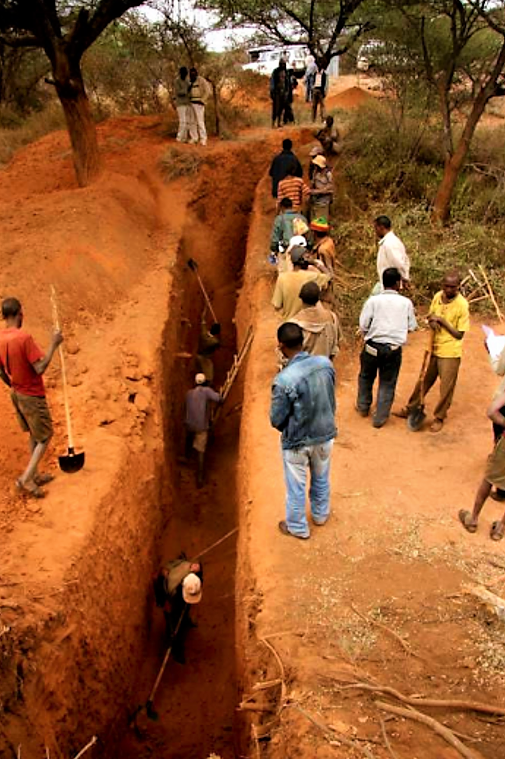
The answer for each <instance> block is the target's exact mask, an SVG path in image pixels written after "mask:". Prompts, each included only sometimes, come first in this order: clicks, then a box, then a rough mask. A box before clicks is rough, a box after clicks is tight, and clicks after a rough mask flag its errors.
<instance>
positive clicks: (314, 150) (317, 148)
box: [309, 145, 324, 182]
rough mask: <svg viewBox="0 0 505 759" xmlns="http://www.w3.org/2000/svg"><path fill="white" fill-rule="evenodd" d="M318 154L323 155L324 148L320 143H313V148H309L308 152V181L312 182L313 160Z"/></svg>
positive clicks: (314, 168)
mask: <svg viewBox="0 0 505 759" xmlns="http://www.w3.org/2000/svg"><path fill="white" fill-rule="evenodd" d="M318 155H324V150H323V149H322V147H321V146H320V145H315V146H314V147H313V148H311V149H310V153H309V157H310V163H309V182H312V179H313V178H314V174H315V172H316V167H315V166H314V163H313V160H314V158H315V157H316V156H318Z"/></svg>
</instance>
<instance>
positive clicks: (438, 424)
mask: <svg viewBox="0 0 505 759" xmlns="http://www.w3.org/2000/svg"><path fill="white" fill-rule="evenodd" d="M443 426H444V423H443V421H442V419H434V420H433V421H432V423H431V425H430V432H435V433H436V432H440V430H441V429H442V427H443Z"/></svg>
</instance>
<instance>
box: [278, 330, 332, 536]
mask: <svg viewBox="0 0 505 759" xmlns="http://www.w3.org/2000/svg"><path fill="white" fill-rule="evenodd" d="M277 339H278V341H279V348H280V350H281V352H282V354H283V355H284V356H285V358H287V359H288V361H289V363H288V365H287V366H286V368H285V369H283V370H282V371H281V372H279V374H278V375H277V377H276V378H275V380H274V382H273V385H272V404H271V407H270V422H271V424H272V426H273V427H275V428H276V429H278V430H279V431H280V432H282V439H281V442H282V458H283V462H284V477H285V480H286V489H287V498H286V519H285V520H283V521H282V522H279V530H280V531H281V532H282V533H283V535H292V536H293V537H295V538H302V539H307V538H309V537H310V529H309V525H308V522H307V516H306V513H305V490H306V483H307V470H309V469H310V478H311V481H310V491H309V495H310V508H311V513H312V522H313V523H314V524H315V525H323V524H324V523H325V522H326V521H327V520H328V517H329V515H330V462H331V451H332V447H333V439H334V438H335V436H336V434H337V430H336V427H335V370H334V368H333V365H332V363H331V361H330V360H329V359H328V358H326V356H310V355H309V354H308V353H306V352H305V351H303V350H302V345H303V332H302V330H301V328H300V327H299V326H298V324H294V323H293V322H286V323H285V324H281V326H280V327H279V329H278V331H277Z"/></svg>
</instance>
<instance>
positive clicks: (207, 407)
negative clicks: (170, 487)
mask: <svg viewBox="0 0 505 759" xmlns="http://www.w3.org/2000/svg"><path fill="white" fill-rule="evenodd" d="M219 403H222V398H221V396H220V395H219V393H216V391H215V390H213V389H212V388H211V387H209V384H208V381H207V378H206V376H205V374H203V373H201V372H199V373H198V374H197V375H196V377H195V387H193V388H192V389H191V390H188V392H187V394H186V420H185V424H186V449H185V455H186V459H187V460H188V461H189V460H190V459H191V453H192V451H193V450H195V451H196V455H197V474H196V484H197V487H198V488H201V487H203V483H204V480H205V451H206V450H207V444H208V441H209V428H210V423H211V417H212V406H213V404H219Z"/></svg>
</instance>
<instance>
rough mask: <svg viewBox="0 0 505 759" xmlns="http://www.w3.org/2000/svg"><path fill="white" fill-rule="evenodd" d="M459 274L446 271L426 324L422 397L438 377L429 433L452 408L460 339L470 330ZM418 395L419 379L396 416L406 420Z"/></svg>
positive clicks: (418, 400)
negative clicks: (427, 358)
mask: <svg viewBox="0 0 505 759" xmlns="http://www.w3.org/2000/svg"><path fill="white" fill-rule="evenodd" d="M459 286H460V277H459V274H458V273H457V272H455V271H451V272H447V274H446V275H445V277H444V280H443V282H442V290H441V291H440V292H438V293H437V294H436V295H435V296H434V298H433V300H432V301H431V306H430V312H429V314H428V324H429V326H430V329H431V330H432V331H433V335H432V339H433V344H432V350H431V356H430V361H429V364H428V368H427V369H426V374H425V375H424V379H423V397H424V396H425V395H427V394H428V392H429V390H430V389H431V388H432V387H433V385H434V384H435V382H436V381H437V377H440V397H439V400H438V403H437V405H436V407H435V411H434V413H433V422H432V423H431V426H430V431H431V432H435V433H436V432H440V430H441V429H442V427H443V426H444V422H445V419H446V417H447V412H448V411H449V408H450V407H451V403H452V399H453V396H454V390H455V389H456V382H457V380H458V373H459V367H460V365H461V357H462V355H463V339H464V337H465V334H466V333H467V332H468V330H469V329H470V309H469V306H468V301H467V300H466V298H464V297H463V296H462V295H461V293H460V292H459ZM420 398H421V383H420V382H418V383H417V384H416V386H415V388H414V392H413V393H412V395H411V396H410V398H409V400H408V403H407V405H406V406H405V408H403V409H401V410H400V411H398V412H397V414H396V415H397V416H399V417H401V418H402V419H407V418H408V416H409V414H410V413H411V412H412V411H413V409H415V408H417V407H418V406H419V403H420Z"/></svg>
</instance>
